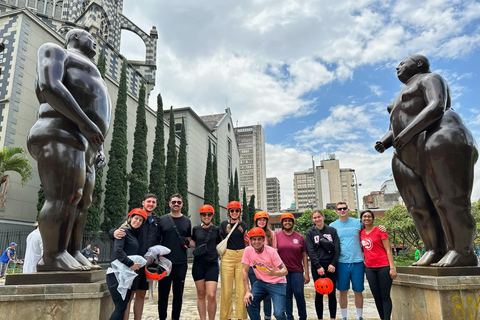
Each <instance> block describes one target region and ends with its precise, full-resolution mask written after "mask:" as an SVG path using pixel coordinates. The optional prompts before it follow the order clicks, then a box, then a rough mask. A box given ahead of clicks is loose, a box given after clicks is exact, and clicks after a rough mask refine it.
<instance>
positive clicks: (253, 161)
mask: <svg viewBox="0 0 480 320" xmlns="http://www.w3.org/2000/svg"><path fill="white" fill-rule="evenodd" d="M235 135H236V137H237V143H238V151H239V153H240V172H239V187H240V188H243V189H244V190H245V193H246V195H247V200H248V199H249V198H250V196H251V195H252V194H254V195H255V208H257V209H264V210H265V208H266V207H267V174H266V161H265V133H264V132H263V128H262V126H261V125H254V126H247V127H238V128H235Z"/></svg>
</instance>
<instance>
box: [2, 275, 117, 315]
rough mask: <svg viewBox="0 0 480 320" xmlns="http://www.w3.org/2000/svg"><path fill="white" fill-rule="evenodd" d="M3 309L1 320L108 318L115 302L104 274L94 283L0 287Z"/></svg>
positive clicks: (94, 276)
mask: <svg viewBox="0 0 480 320" xmlns="http://www.w3.org/2000/svg"><path fill="white" fill-rule="evenodd" d="M103 274H105V271H103ZM8 277H9V276H7V278H6V279H8ZM58 277H60V275H58ZM96 277H98V275H92V279H95V278H96ZM52 278H54V277H52ZM31 279H33V278H31ZM12 280H13V278H12ZM16 280H17V279H15V281H14V282H16ZM54 281H55V280H54ZM0 310H1V315H0V318H2V319H22V320H70V319H71V320H93V319H95V320H97V319H99V320H106V319H108V318H109V317H110V315H111V313H112V312H113V301H112V298H111V297H110V292H109V291H108V287H107V284H106V282H105V276H103V277H102V280H100V281H96V282H92V283H63V284H58V283H54V284H27V285H12V284H10V285H6V286H0Z"/></svg>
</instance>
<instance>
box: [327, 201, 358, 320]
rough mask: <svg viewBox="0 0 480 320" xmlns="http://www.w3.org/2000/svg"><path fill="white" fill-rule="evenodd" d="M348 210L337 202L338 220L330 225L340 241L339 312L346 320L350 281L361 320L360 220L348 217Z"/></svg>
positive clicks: (338, 271) (343, 203)
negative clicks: (335, 230)
mask: <svg viewBox="0 0 480 320" xmlns="http://www.w3.org/2000/svg"><path fill="white" fill-rule="evenodd" d="M349 212H350V210H349V209H348V206H347V204H346V203H345V202H338V203H337V206H336V209H335V213H336V214H338V216H339V219H338V220H337V221H335V222H332V223H331V224H330V227H333V228H335V229H337V234H338V238H339V239H340V257H339V259H338V265H337V289H338V291H340V295H339V300H340V311H341V312H342V320H347V319H348V317H347V306H348V300H347V297H348V290H349V289H350V280H351V281H352V289H353V292H354V295H355V307H356V308H357V318H356V319H357V320H363V318H362V316H363V295H362V292H363V290H364V285H363V283H364V269H365V264H364V263H363V252H362V244H361V242H360V230H361V229H362V223H361V222H360V219H356V218H351V217H349V216H348V213H349Z"/></svg>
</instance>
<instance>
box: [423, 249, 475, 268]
mask: <svg viewBox="0 0 480 320" xmlns="http://www.w3.org/2000/svg"><path fill="white" fill-rule="evenodd" d="M476 265H478V260H477V256H476V255H475V253H473V251H471V252H470V253H469V254H468V255H463V254H461V253H460V252H458V251H455V250H449V251H448V252H447V254H446V255H444V256H443V258H442V259H441V260H440V261H438V262H437V263H432V264H431V266H432V267H470V266H476Z"/></svg>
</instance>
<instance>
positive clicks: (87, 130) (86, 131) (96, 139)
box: [80, 121, 104, 146]
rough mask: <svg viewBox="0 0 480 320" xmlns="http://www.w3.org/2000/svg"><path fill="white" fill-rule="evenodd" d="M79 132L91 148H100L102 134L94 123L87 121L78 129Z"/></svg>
mask: <svg viewBox="0 0 480 320" xmlns="http://www.w3.org/2000/svg"><path fill="white" fill-rule="evenodd" d="M80 131H81V132H82V134H83V135H84V136H85V138H87V140H88V142H89V143H90V144H91V145H93V146H101V145H102V143H103V141H104V139H103V134H102V132H101V131H100V129H99V128H98V127H97V125H96V124H95V123H93V122H92V121H89V122H88V123H86V124H85V125H84V126H81V127H80Z"/></svg>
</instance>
